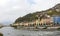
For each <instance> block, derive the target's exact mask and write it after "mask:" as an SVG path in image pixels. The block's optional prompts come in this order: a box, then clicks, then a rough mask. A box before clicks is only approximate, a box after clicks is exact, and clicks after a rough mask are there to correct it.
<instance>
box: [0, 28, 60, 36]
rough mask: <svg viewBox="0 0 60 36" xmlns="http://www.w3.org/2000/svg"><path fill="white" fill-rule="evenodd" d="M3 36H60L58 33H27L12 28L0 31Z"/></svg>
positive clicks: (59, 32)
mask: <svg viewBox="0 0 60 36" xmlns="http://www.w3.org/2000/svg"><path fill="white" fill-rule="evenodd" d="M0 32H2V33H3V34H4V36H60V31H28V30H17V29H14V28H12V27H4V28H2V29H0Z"/></svg>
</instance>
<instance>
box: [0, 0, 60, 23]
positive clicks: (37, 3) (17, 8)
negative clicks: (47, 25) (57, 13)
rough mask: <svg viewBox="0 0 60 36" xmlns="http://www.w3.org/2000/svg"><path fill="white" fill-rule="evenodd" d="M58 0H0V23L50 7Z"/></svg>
mask: <svg viewBox="0 0 60 36" xmlns="http://www.w3.org/2000/svg"><path fill="white" fill-rule="evenodd" d="M58 3H60V0H0V23H3V24H10V23H13V22H14V21H15V20H16V19H17V18H18V17H22V16H24V15H26V14H28V13H33V12H36V11H42V10H47V9H49V8H52V7H53V6H55V5H56V4H58Z"/></svg>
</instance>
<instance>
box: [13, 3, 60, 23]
mask: <svg viewBox="0 0 60 36" xmlns="http://www.w3.org/2000/svg"><path fill="white" fill-rule="evenodd" d="M43 13H44V14H48V15H50V16H53V15H58V16H60V3H59V4H57V5H55V6H54V7H52V8H50V9H48V10H45V11H38V12H35V13H29V14H27V15H25V16H23V17H19V18H17V19H16V21H15V22H14V23H20V22H29V21H33V20H36V19H38V18H37V15H38V17H40V15H42V14H43Z"/></svg>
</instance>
